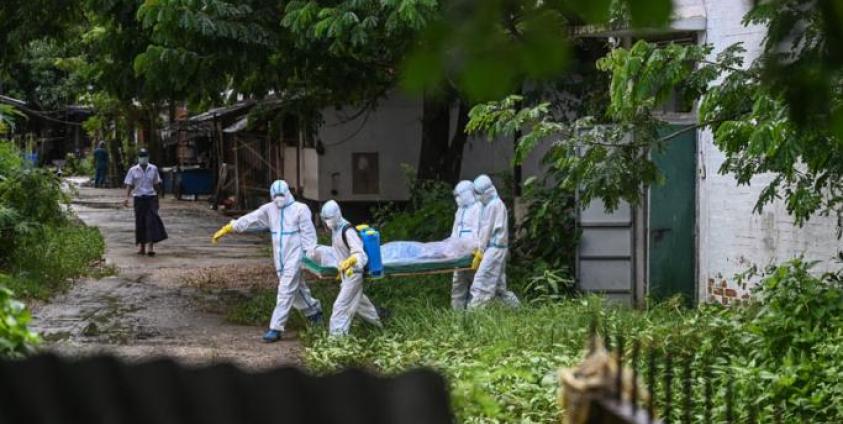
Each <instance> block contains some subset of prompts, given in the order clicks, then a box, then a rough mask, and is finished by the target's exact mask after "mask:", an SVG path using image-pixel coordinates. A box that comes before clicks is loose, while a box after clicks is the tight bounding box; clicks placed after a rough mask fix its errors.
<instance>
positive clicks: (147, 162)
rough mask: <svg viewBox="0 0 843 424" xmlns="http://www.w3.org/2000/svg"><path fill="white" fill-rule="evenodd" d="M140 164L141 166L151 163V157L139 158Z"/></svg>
mask: <svg viewBox="0 0 843 424" xmlns="http://www.w3.org/2000/svg"><path fill="white" fill-rule="evenodd" d="M138 165H141V166H145V165H149V158H148V157H140V158H138Z"/></svg>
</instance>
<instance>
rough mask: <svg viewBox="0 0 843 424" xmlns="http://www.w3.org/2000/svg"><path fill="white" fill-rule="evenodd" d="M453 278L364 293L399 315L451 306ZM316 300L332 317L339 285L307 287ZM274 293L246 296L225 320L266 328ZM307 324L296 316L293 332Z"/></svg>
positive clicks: (372, 286)
mask: <svg viewBox="0 0 843 424" xmlns="http://www.w3.org/2000/svg"><path fill="white" fill-rule="evenodd" d="M450 284H451V276H450V274H446V275H433V276H420V277H409V278H387V279H383V280H376V281H367V282H366V286H365V288H364V291H365V293H366V295H367V296H369V298H370V299H372V301H373V302H375V304H377V305H378V306H383V307H386V308H389V309H390V310H392V311H394V312H396V313H402V312H403V311H405V310H413V308H415V307H418V306H426V305H446V304H450V292H449V290H450ZM308 285H309V286H310V289H311V291H312V294H313V296H314V297H316V298H317V299H319V300H320V301H321V302H322V312H323V313H324V314H325V317H329V316H331V310H332V308H331V306H332V304H333V302H334V300H335V299H336V297H337V293H338V292H339V282H338V281H335V280H319V281H311V282H309V283H308ZM275 294H276V290H275V289H274V288H273V289H258V290H251V291H250V292H249V293H248V295H247V296H244V297H242V298H238V299H235V300H234V301H233V302H231V303H230V304H229V305H228V306H227V308H226V311H225V316H226V319H227V320H228V321H230V322H232V323H235V324H241V325H266V324H267V323H268V322H269V316H270V315H271V314H272V309H273V308H275ZM304 324H305V322H304V320H303V319H301V315H300V314H296V313H293V314H292V315H291V322H290V324H289V325H288V328H290V329H303V328H305V325H304Z"/></svg>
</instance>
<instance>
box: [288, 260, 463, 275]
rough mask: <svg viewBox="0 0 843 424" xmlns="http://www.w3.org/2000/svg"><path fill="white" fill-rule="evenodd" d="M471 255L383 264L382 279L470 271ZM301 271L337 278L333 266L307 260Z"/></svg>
mask: <svg viewBox="0 0 843 424" xmlns="http://www.w3.org/2000/svg"><path fill="white" fill-rule="evenodd" d="M471 259H472V255H467V256H466V257H464V258H459V259H457V260H449V261H442V262H425V263H418V264H394V265H393V264H390V263H388V262H387V263H384V266H383V271H384V277H407V276H412V275H429V274H444V273H452V272H454V271H467V270H470V269H471ZM302 269H304V270H305V271H307V272H308V273H310V274H311V275H313V276H314V277H316V278H318V279H320V280H328V279H334V278H337V268H336V267H333V266H322V265H320V264H318V263H316V262H314V261H313V260H311V259H309V258H304V259H303V261H302Z"/></svg>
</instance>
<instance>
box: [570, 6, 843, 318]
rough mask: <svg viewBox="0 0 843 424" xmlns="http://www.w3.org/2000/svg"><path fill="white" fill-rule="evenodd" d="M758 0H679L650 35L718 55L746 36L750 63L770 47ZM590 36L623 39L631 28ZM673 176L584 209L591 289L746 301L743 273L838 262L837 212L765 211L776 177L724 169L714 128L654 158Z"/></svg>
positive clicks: (583, 259)
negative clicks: (664, 26)
mask: <svg viewBox="0 0 843 424" xmlns="http://www.w3.org/2000/svg"><path fill="white" fill-rule="evenodd" d="M751 3H752V2H749V1H735V0H675V1H674V19H673V24H672V25H671V28H670V29H668V30H664V31H659V32H656V33H652V32H651V33H648V34H647V36H646V37H645V38H652V39H654V40H657V41H662V42H664V41H670V40H676V41H677V42H694V43H701V44H703V43H708V44H711V45H713V46H714V50H713V52H712V54H711V60H714V59H715V56H716V55H717V54H718V53H720V52H721V51H723V49H725V48H726V47H728V46H730V45H732V44H734V43H737V42H742V43H743V46H744V47H745V48H746V50H747V52H746V56H745V59H746V60H745V64H746V65H748V64H749V63H751V62H752V60H753V59H754V58H756V57H758V55H759V54H760V52H761V43H762V40H763V38H764V35H765V28H764V27H763V26H748V27H747V26H744V25H743V24H742V23H741V20H742V18H743V16H744V15H745V14H746V12H747V11H749V9H750V7H751ZM590 36H603V37H619V38H621V39H626V40H628V41H627V42H629V41H631V38H633V34H630V33H625V32H624V31H614V32H604V33H596V34H591V35H590ZM665 119H666V120H667V121H669V122H672V123H674V124H675V125H676V126H677V128H681V127H682V126H683V125H685V126H687V125H688V124H693V123H695V122H696V113H695V112H694V111H693V110H692V111H687V112H682V111H677V110H670V109H668V110H666V111H665ZM655 159H656V162H657V163H658V164H659V165H660V168H661V170H662V172H664V173H665V174H666V176H667V183H666V184H665V185H664V186H660V187H652V188H651V189H650V190H649V191H648V193H647V200H646V202H645V203H644V205H643V206H641V207H637V208H630V207H629V206H628V205H624V206H622V207H621V208H620V210H618V211H616V212H615V213H611V214H610V213H606V212H605V211H604V210H603V208H602V205H589V207H587V208H586V209H585V210H584V211H583V212H582V214H581V220H580V221H581V225H582V228H583V238H582V243H581V246H580V252H579V261H578V264H577V265H578V266H577V268H578V277H579V282H580V285H581V287H582V288H583V289H585V290H589V291H595V292H603V293H607V295H609V296H611V297H615V298H617V299H620V300H622V301H625V302H632V303H641V302H643V300H644V299H645V298H646V297H647V296H659V297H663V296H670V295H674V294H682V295H684V296H685V297H686V298H687V299H690V300H695V301H701V302H705V301H714V302H722V303H735V302H736V301H737V302H739V301H741V300H742V299H744V298H745V297H747V296H748V292H749V289H750V288H751V287H750V286H751V284H752V283H750V285H749V286H747V287H739V286H738V285H737V284H736V282H735V279H734V276H735V275H736V274H737V273H740V272H742V271H745V270H746V269H748V268H749V267H750V266H752V265H758V266H760V267H763V266H766V265H769V264H774V263H779V262H781V261H784V260H787V259H790V258H793V257H795V256H799V255H804V256H805V257H806V258H807V259H810V260H817V261H819V262H820V263H819V265H818V267H817V268H816V269H817V271H824V270H828V269H830V268H831V267H832V266H835V265H834V258H835V257H836V256H837V254H838V252H840V251H841V250H843V241H841V240H840V239H838V238H837V237H836V234H835V228H836V224H837V221H836V218H834V217H823V216H815V217H813V218H811V220H810V221H809V222H808V223H806V224H805V226H804V227H802V228H800V227H797V226H795V225H794V224H793V219H792V218H791V217H790V216H789V215H788V213H787V211H786V209H785V207H784V205H783V204H782V203H781V202H777V203H775V204H772V205H768V206H767V207H765V209H764V211H763V213H762V214H760V215H759V214H756V213H753V207H754V205H755V203H756V201H757V199H758V197H759V195H760V193H761V190H762V188H763V187H764V186H765V185H766V183H768V182H769V181H770V180H771V179H772V176H770V175H760V176H758V177H756V178H755V179H753V181H752V184H751V185H750V186H738V185H737V183H736V181H735V178H734V176H733V175H721V174H720V173H719V169H720V166H721V165H722V164H723V162H724V159H725V157H724V154H723V153H722V152H720V150H719V149H718V148H717V147H716V146H715V145H714V140H713V136H712V133H711V131H709V130H705V131H694V132H690V133H685V134H683V135H681V136H679V137H677V139H675V140H674V142H672V143H671V144H670V147H669V148H668V149H667V152H665V153H664V154H662V155H659V156H658V157H655Z"/></svg>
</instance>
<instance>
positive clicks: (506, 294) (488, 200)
mask: <svg viewBox="0 0 843 424" xmlns="http://www.w3.org/2000/svg"><path fill="white" fill-rule="evenodd" d="M474 192H475V193H476V194H477V195H478V197H479V198H480V203H482V204H483V210H482V212H481V214H480V231H479V233H478V240H479V242H480V249H481V250H482V251H483V260H482V261H481V262H480V267H479V268H477V271H476V272H475V274H474V281H473V282H472V284H471V292H470V296H471V299H470V300H469V302H468V308H469V309H473V308H477V307H482V306H484V305H486V304H487V303H489V301H490V300H492V299H494V298H495V297H497V298H499V299H500V300H501V301H502V302H503V303H504V304H506V305H508V306H511V307H517V306H518V305H520V302H519V301H518V297H517V296H515V293H512V292H511V291H509V290H507V288H506V258H507V256H508V254H509V214H508V213H507V210H506V205H504V203H503V201H502V200H501V199H500V198H499V197H498V191H497V189H495V186H494V185H493V184H492V180H491V179H490V178H489V177H488V176H486V175H481V176H479V177H477V178H476V179H475V180H474Z"/></svg>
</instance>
